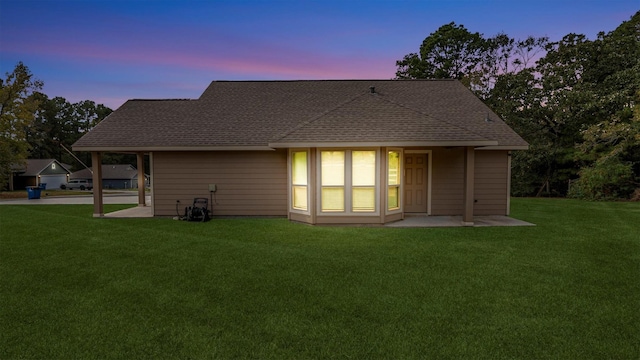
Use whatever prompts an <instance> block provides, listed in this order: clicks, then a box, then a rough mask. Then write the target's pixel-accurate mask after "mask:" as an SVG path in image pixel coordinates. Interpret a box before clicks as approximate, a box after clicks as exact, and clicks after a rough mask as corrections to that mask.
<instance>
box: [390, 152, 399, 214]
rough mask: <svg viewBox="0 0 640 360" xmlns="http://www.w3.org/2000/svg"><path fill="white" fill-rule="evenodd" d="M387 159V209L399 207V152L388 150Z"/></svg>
mask: <svg viewBox="0 0 640 360" xmlns="http://www.w3.org/2000/svg"><path fill="white" fill-rule="evenodd" d="M388 156H389V158H388V161H387V164H388V170H387V187H388V188H387V209H388V210H398V209H399V208H400V164H401V162H400V152H398V151H389V154H388Z"/></svg>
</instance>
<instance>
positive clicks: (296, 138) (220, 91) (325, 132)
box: [73, 80, 528, 224]
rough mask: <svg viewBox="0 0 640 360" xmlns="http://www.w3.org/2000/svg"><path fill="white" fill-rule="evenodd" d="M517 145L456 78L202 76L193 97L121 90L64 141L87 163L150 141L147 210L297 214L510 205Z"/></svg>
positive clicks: (298, 217) (343, 215) (342, 220)
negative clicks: (201, 201) (84, 129)
mask: <svg viewBox="0 0 640 360" xmlns="http://www.w3.org/2000/svg"><path fill="white" fill-rule="evenodd" d="M123 129H124V131H123ZM527 148H528V144H527V143H526V142H525V141H524V140H523V139H522V138H521V137H520V136H519V135H518V134H516V133H515V132H514V131H513V130H512V129H511V128H510V127H509V126H508V125H507V124H505V122H504V121H503V120H502V119H500V118H499V117H498V116H497V115H496V114H495V113H494V112H493V111H491V109H489V108H488V107H487V106H486V105H485V104H484V103H483V102H482V101H481V100H480V99H478V98H477V97H476V96H475V95H474V94H473V93H472V92H471V91H469V90H468V89H467V88H466V87H465V86H464V85H462V84H461V83H460V82H459V81H456V80H307V81H214V82H212V83H211V84H210V85H209V87H208V88H207V89H206V90H205V91H204V93H203V94H202V95H201V96H200V98H199V99H197V100H186V99H182V100H180V99H176V100H130V101H128V102H126V103H125V104H124V105H122V107H120V108H119V109H117V110H116V111H115V112H113V113H112V114H111V115H109V116H108V117H107V118H106V119H104V120H103V121H102V122H100V124H98V125H97V126H96V127H95V128H94V129H93V130H91V131H90V132H88V133H87V134H85V135H84V136H83V137H82V138H81V139H80V140H78V141H77V142H76V143H75V144H74V145H73V149H74V150H76V151H90V152H92V161H93V163H94V166H95V164H99V163H100V162H101V153H103V152H119V153H127V152H129V153H136V154H137V155H138V165H137V167H138V169H143V168H144V167H143V164H142V162H143V161H144V155H145V154H148V155H149V161H150V168H151V177H152V182H151V198H152V204H151V206H152V207H153V209H152V210H153V213H154V215H155V216H175V215H176V208H179V207H184V206H186V205H189V204H191V202H192V199H193V198H194V197H210V196H211V197H212V198H214V199H215V201H214V204H213V215H214V216H215V215H258V216H287V217H288V218H289V219H291V220H293V221H298V222H304V223H309V224H346V223H357V224H384V223H388V222H392V221H397V220H401V219H403V218H404V216H405V215H407V214H423V215H427V216H428V215H462V217H463V222H464V223H465V224H472V223H473V216H474V215H508V214H509V207H510V203H509V199H510V177H511V170H510V169H511V157H510V156H511V151H513V150H525V149H527ZM139 171H140V170H139ZM99 178H100V176H99V174H98V175H96V173H95V172H94V185H95V182H96V179H99ZM139 199H140V205H144V193H143V192H142V193H141V194H139ZM94 200H95V201H94V216H102V214H103V213H102V195H101V192H94Z"/></svg>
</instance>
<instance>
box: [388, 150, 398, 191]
mask: <svg viewBox="0 0 640 360" xmlns="http://www.w3.org/2000/svg"><path fill="white" fill-rule="evenodd" d="M389 185H400V153H399V152H397V151H389Z"/></svg>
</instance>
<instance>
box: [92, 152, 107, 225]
mask: <svg viewBox="0 0 640 360" xmlns="http://www.w3.org/2000/svg"><path fill="white" fill-rule="evenodd" d="M91 167H92V168H93V217H103V216H104V207H103V206H102V154H100V153H99V152H97V151H94V152H92V153H91Z"/></svg>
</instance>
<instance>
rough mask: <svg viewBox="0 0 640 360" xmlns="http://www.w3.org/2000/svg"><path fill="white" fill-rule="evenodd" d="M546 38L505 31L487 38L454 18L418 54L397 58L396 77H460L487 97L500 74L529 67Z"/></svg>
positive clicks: (437, 31) (482, 96)
mask: <svg viewBox="0 0 640 360" xmlns="http://www.w3.org/2000/svg"><path fill="white" fill-rule="evenodd" d="M547 42H548V39H547V38H546V37H542V38H534V37H531V36H530V37H528V38H527V39H525V40H515V39H512V38H510V37H509V36H507V35H506V34H504V33H500V34H498V35H496V36H494V37H492V38H484V37H483V35H482V34H480V33H478V32H475V33H472V32H470V31H469V30H467V29H466V28H465V27H464V26H463V25H456V24H455V23H453V22H452V23H449V24H446V25H443V26H441V27H440V28H439V29H438V30H436V31H435V32H433V33H431V34H430V35H429V36H428V37H427V38H425V39H424V41H423V42H422V45H421V46H420V52H419V54H417V53H411V54H408V55H405V56H404V58H403V59H402V60H398V61H396V66H397V68H398V69H397V71H396V78H398V79H458V80H460V81H462V83H463V84H465V85H466V86H467V87H469V88H470V89H471V90H472V91H474V92H475V93H476V94H477V95H478V96H480V97H481V98H483V99H485V98H487V97H488V95H489V92H490V91H491V89H492V88H493V86H494V85H495V82H496V79H497V78H498V76H499V75H501V74H506V73H517V72H519V71H520V70H523V69H525V68H528V67H530V66H531V65H532V60H533V59H534V58H535V56H536V55H537V54H538V53H539V52H540V51H542V49H543V48H544V45H545V44H546V43H547Z"/></svg>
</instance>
